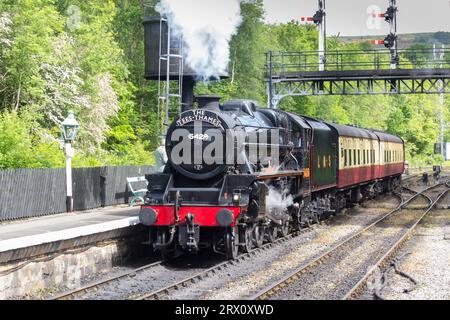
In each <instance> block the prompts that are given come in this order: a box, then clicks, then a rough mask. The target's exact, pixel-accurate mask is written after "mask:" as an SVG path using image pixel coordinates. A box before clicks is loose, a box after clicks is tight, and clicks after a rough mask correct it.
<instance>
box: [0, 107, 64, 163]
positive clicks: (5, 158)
mask: <svg viewBox="0 0 450 320" xmlns="http://www.w3.org/2000/svg"><path fill="white" fill-rule="evenodd" d="M36 131H38V132H36ZM33 133H35V134H33ZM43 134H44V132H42V131H39V128H38V126H37V124H36V123H35V121H33V120H32V115H30V114H28V113H24V114H21V115H19V114H18V113H17V112H15V111H12V112H9V111H6V112H3V113H1V114H0V169H7V168H41V167H59V166H62V165H63V164H64V155H63V153H62V152H61V150H59V146H58V144H56V143H51V142H49V141H47V140H46V139H45V138H41V139H39V138H38V137H39V136H43Z"/></svg>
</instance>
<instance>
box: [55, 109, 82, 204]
mask: <svg viewBox="0 0 450 320" xmlns="http://www.w3.org/2000/svg"><path fill="white" fill-rule="evenodd" d="M79 127H80V125H79V124H78V122H77V120H75V116H74V114H73V111H69V115H68V116H67V118H66V119H65V120H64V121H63V123H62V124H61V128H60V130H61V134H62V137H63V139H64V154H65V155H66V190H67V192H66V195H67V197H66V207H67V212H73V195H72V157H73V156H74V155H75V150H74V149H73V148H72V142H73V140H75V137H76V136H77V133H78V128H79Z"/></svg>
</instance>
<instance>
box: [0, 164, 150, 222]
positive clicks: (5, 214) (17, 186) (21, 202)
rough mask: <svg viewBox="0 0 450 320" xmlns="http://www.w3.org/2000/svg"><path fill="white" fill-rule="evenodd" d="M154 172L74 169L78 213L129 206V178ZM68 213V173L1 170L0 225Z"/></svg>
mask: <svg viewBox="0 0 450 320" xmlns="http://www.w3.org/2000/svg"><path fill="white" fill-rule="evenodd" d="M153 171H154V169H153V168H152V167H150V166H140V167H97V168H78V169H73V195H74V209H75V210H88V209H93V208H99V207H105V206H110V205H117V204H121V203H127V202H128V200H129V197H130V196H131V193H130V192H129V190H128V186H127V182H126V178H127V177H134V176H143V175H145V174H146V173H151V172H153ZM65 211H66V177H65V169H15V170H0V221H6V220H14V219H20V218H30V217H38V216H44V215H50V214H56V213H62V212H65Z"/></svg>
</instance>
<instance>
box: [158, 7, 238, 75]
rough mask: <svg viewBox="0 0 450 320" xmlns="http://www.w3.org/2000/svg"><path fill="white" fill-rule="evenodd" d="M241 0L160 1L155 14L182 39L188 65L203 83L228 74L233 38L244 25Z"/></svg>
mask: <svg viewBox="0 0 450 320" xmlns="http://www.w3.org/2000/svg"><path fill="white" fill-rule="evenodd" d="M241 1H242V0H189V1H187V0H160V3H159V4H158V5H157V6H156V10H157V11H158V12H159V13H160V14H161V15H162V16H165V17H167V18H169V20H170V21H171V22H172V27H173V30H175V31H176V32H180V33H181V34H182V35H183V39H184V42H185V49H184V51H185V57H186V60H185V63H186V64H188V65H189V67H191V69H193V70H194V71H195V72H196V73H197V74H198V75H199V76H200V77H201V78H202V80H209V79H211V78H215V79H218V78H219V76H220V75H221V74H224V73H225V72H226V71H227V66H228V62H229V49H230V45H229V43H230V40H231V37H232V36H233V35H234V34H235V33H236V32H237V29H238V27H239V25H240V24H241V22H242V17H241V10H240V3H241Z"/></svg>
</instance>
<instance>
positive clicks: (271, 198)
mask: <svg viewBox="0 0 450 320" xmlns="http://www.w3.org/2000/svg"><path fill="white" fill-rule="evenodd" d="M293 204H294V198H293V197H292V195H288V196H285V194H284V193H281V192H279V191H278V190H277V189H275V188H273V187H269V194H268V195H267V196H266V208H267V211H268V212H269V213H270V215H272V216H274V218H276V220H280V219H281V217H282V216H279V215H282V214H283V213H284V212H285V211H286V209H287V208H288V207H289V206H292V205H293Z"/></svg>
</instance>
